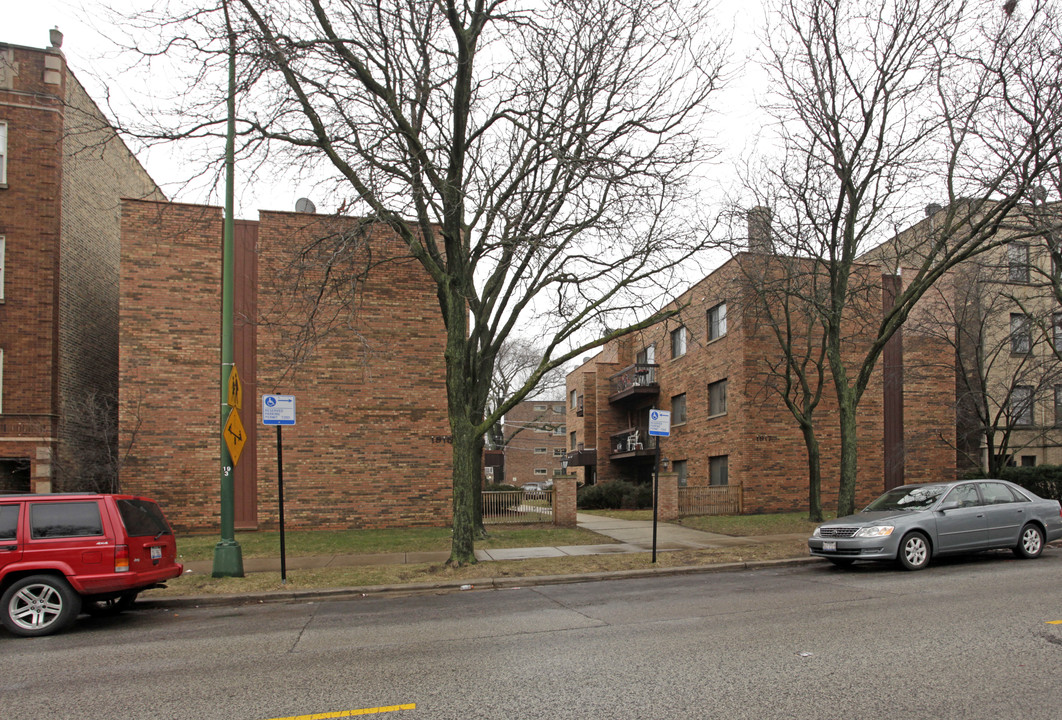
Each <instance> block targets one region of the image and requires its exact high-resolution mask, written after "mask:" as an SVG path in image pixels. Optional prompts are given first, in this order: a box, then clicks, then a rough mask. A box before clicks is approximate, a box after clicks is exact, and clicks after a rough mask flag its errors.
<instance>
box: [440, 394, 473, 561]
mask: <svg viewBox="0 0 1062 720" xmlns="http://www.w3.org/2000/svg"><path fill="white" fill-rule="evenodd" d="M450 428H451V431H452V432H453V439H454V444H453V484H454V503H453V512H454V518H453V541H452V543H451V546H450V559H449V560H448V561H447V564H449V565H452V566H454V567H460V566H462V565H471V564H472V563H474V562H476V548H475V539H476V538H475V535H476V494H477V493H478V492H479V487H478V480H479V478H478V474H479V462H478V460H477V458H476V455H475V452H476V436H475V433H474V432H473V428H472V425H471V424H470V423H469V422H468V421H467V419H465V418H460V417H454V416H453V415H452V414H451V417H450Z"/></svg>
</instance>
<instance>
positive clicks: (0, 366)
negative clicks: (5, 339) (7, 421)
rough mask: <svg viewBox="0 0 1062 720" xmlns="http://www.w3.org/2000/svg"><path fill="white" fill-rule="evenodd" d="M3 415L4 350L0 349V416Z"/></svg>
mask: <svg viewBox="0 0 1062 720" xmlns="http://www.w3.org/2000/svg"><path fill="white" fill-rule="evenodd" d="M3 414H4V349H3V348H0V415H3Z"/></svg>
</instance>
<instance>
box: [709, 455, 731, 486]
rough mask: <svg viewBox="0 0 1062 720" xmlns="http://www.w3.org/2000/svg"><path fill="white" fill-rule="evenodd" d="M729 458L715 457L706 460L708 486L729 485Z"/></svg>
mask: <svg viewBox="0 0 1062 720" xmlns="http://www.w3.org/2000/svg"><path fill="white" fill-rule="evenodd" d="M728 460H729V457H728V456H727V455H716V456H715V457H710V458H708V484H709V485H729V484H730V478H729V472H728V470H727V465H728Z"/></svg>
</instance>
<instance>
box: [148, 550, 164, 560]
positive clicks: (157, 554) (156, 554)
mask: <svg viewBox="0 0 1062 720" xmlns="http://www.w3.org/2000/svg"><path fill="white" fill-rule="evenodd" d="M150 550H151V559H152V560H161V559H162V548H160V547H152V548H150Z"/></svg>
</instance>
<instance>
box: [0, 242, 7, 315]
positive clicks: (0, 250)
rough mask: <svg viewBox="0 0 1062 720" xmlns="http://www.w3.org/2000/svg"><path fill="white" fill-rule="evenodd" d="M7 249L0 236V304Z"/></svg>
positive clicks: (2, 296)
mask: <svg viewBox="0 0 1062 720" xmlns="http://www.w3.org/2000/svg"><path fill="white" fill-rule="evenodd" d="M6 248H7V241H6V240H5V239H4V236H3V235H0V302H2V301H3V299H4V255H5V251H6Z"/></svg>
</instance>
